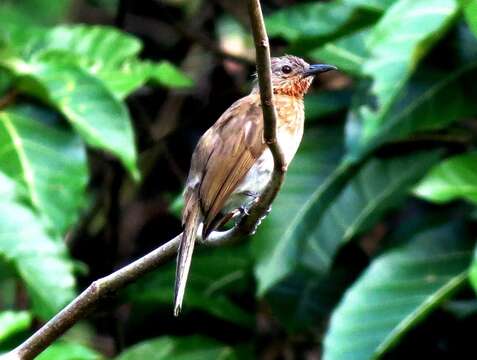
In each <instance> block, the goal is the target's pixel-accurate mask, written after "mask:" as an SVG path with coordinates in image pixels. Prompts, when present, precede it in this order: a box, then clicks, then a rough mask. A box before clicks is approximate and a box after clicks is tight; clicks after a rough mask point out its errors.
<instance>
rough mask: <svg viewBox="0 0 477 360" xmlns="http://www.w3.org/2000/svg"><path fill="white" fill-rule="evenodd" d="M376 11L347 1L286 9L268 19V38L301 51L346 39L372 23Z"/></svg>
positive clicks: (377, 12)
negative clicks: (277, 37) (343, 37)
mask: <svg viewBox="0 0 477 360" xmlns="http://www.w3.org/2000/svg"><path fill="white" fill-rule="evenodd" d="M376 10H377V9H375V8H373V9H372V8H370V7H368V6H363V4H348V3H346V2H344V1H339V0H337V1H332V2H329V3H322V2H314V3H309V4H299V5H294V6H290V7H287V8H285V9H283V10H279V11H276V12H274V13H273V14H272V15H270V16H268V17H267V18H266V23H267V30H268V34H269V35H270V36H271V37H275V36H281V37H283V38H285V39H286V40H288V41H289V42H291V43H292V44H293V47H294V48H295V52H296V51H297V48H300V49H302V50H305V49H307V48H308V49H309V48H310V46H312V47H316V46H318V45H320V44H321V43H324V42H326V41H331V40H333V39H336V38H338V37H341V36H344V35H346V34H349V33H351V32H353V31H354V30H356V29H358V28H360V27H364V26H366V25H369V24H371V23H373V22H374V21H375V20H376V19H377V18H378V17H379V15H380V12H379V11H376Z"/></svg>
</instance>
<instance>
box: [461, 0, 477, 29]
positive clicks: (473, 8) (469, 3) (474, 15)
mask: <svg viewBox="0 0 477 360" xmlns="http://www.w3.org/2000/svg"><path fill="white" fill-rule="evenodd" d="M459 3H460V5H461V6H462V9H463V10H464V14H465V18H466V20H467V23H468V24H469V27H470V28H471V30H472V32H473V33H474V34H475V36H477V2H475V1H474V0H459Z"/></svg>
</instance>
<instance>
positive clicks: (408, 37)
mask: <svg viewBox="0 0 477 360" xmlns="http://www.w3.org/2000/svg"><path fill="white" fill-rule="evenodd" d="M457 10H458V7H457V4H456V1H455V0H435V1H432V2H430V1H427V0H399V1H397V2H396V3H395V4H394V5H392V6H391V7H390V8H389V9H388V10H387V12H386V13H385V15H384V16H383V17H382V18H381V19H380V21H379V22H378V24H377V25H376V26H375V27H374V29H373V32H372V33H371V35H370V38H369V41H368V47H369V49H370V57H369V59H368V60H367V61H366V63H365V64H364V67H363V71H364V73H365V74H367V75H369V76H370V77H371V78H372V79H373V85H372V88H371V92H372V93H373V94H374V95H375V96H376V101H377V106H378V110H377V111H373V110H372V109H371V108H369V107H363V108H362V109H361V115H362V118H363V122H364V133H363V136H364V138H365V139H366V138H369V137H371V136H372V135H374V134H375V133H376V132H377V131H378V130H379V126H380V125H381V123H382V122H383V119H384V118H383V116H384V115H385V114H386V113H387V111H388V110H389V108H390V107H391V105H392V104H393V101H394V100H395V98H396V96H397V95H398V94H399V92H400V90H401V89H402V88H403V87H404V85H405V83H406V81H407V80H408V79H409V77H410V75H411V74H412V73H413V71H414V69H415V68H416V66H417V64H418V63H419V61H420V59H422V57H423V56H424V55H425V54H426V53H427V51H428V50H429V49H430V47H431V45H432V44H434V43H435V42H436V41H437V40H438V39H439V38H440V37H441V36H442V34H443V33H444V32H445V30H446V29H447V28H448V27H449V25H450V23H451V22H452V20H453V19H454V17H455V15H456V13H457ZM397 28H399V31H396V29H397Z"/></svg>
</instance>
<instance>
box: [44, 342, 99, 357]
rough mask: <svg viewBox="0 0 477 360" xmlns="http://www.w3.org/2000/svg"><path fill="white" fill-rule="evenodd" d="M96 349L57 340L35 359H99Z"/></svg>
mask: <svg viewBox="0 0 477 360" xmlns="http://www.w3.org/2000/svg"><path fill="white" fill-rule="evenodd" d="M102 358H103V357H102V356H101V355H100V354H99V353H98V352H96V351H94V350H92V349H90V348H89V347H86V346H85V345H81V344H79V343H73V342H66V341H59V342H56V343H53V344H52V345H51V346H49V347H48V348H46V350H45V351H43V352H42V353H41V354H40V355H38V357H37V358H36V359H37V360H100V359H102Z"/></svg>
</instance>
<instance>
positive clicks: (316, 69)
mask: <svg viewBox="0 0 477 360" xmlns="http://www.w3.org/2000/svg"><path fill="white" fill-rule="evenodd" d="M330 70H338V68H337V67H336V66H333V65H327V64H313V65H310V67H309V68H308V69H307V70H305V71H304V72H303V77H308V76H313V75H316V74H319V73H324V72H327V71H330Z"/></svg>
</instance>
